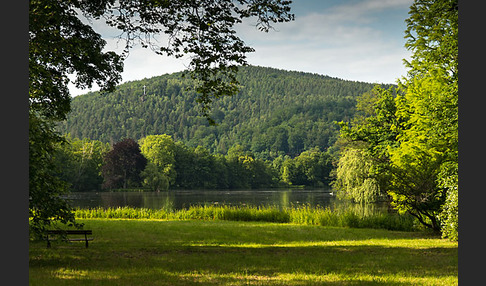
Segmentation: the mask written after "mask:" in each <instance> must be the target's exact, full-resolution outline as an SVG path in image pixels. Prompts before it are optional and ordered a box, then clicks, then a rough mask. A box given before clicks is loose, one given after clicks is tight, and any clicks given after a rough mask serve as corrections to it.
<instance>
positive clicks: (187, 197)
mask: <svg viewBox="0 0 486 286" xmlns="http://www.w3.org/2000/svg"><path fill="white" fill-rule="evenodd" d="M66 198H67V199H68V202H69V203H70V204H71V206H73V207H76V208H96V207H103V208H109V207H112V208H113V207H124V206H129V207H136V208H149V209H166V210H179V209H183V208H188V207H190V206H191V205H230V206H247V205H249V206H277V207H280V208H285V207H297V206H302V205H310V206H314V207H315V206H320V207H329V208H331V209H336V208H340V209H342V208H349V207H352V208H353V209H356V208H358V209H357V211H359V212H361V213H363V212H364V213H369V212H376V211H380V212H382V211H390V210H389V209H388V208H387V206H386V205H380V204H373V205H371V206H366V207H365V208H363V207H362V206H360V205H355V204H352V203H350V202H349V201H343V200H339V199H337V198H336V196H335V195H334V194H333V193H332V190H331V189H258V190H171V191H167V192H73V193H71V194H69V195H68V196H67V197H66Z"/></svg>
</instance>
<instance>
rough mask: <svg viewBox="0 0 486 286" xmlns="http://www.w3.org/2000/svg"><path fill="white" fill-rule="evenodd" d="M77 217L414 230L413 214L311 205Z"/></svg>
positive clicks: (118, 211)
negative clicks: (336, 208)
mask: <svg viewBox="0 0 486 286" xmlns="http://www.w3.org/2000/svg"><path fill="white" fill-rule="evenodd" d="M75 214H76V218H81V219H90V218H118V219H162V220H191V219H195V220H229V221H262V222H275V223H292V224H299V225H320V226H338V227H352V228H382V229H388V230H401V231H412V230H414V229H415V227H414V225H415V224H414V218H413V217H411V216H408V215H399V214H395V213H382V212H381V213H379V212H375V213H370V214H366V215H365V214H362V213H359V212H357V211H355V210H353V209H346V210H341V211H340V210H334V211H333V210H331V209H329V208H322V207H319V206H317V207H311V206H309V205H305V206H300V207H291V208H283V209H279V208H278V207H275V206H260V207H254V206H245V207H236V206H191V207H189V208H188V209H181V210H175V211H169V210H165V209H159V210H153V209H147V208H131V207H117V208H107V209H104V208H91V209H78V210H76V213H75Z"/></svg>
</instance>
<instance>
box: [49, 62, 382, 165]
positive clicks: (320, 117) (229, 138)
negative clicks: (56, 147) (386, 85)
mask: <svg viewBox="0 0 486 286" xmlns="http://www.w3.org/2000/svg"><path fill="white" fill-rule="evenodd" d="M238 81H239V82H240V84H241V88H240V92H239V93H238V94H237V95H235V96H232V97H228V96H226V97H223V98H219V99H216V100H215V101H214V102H213V104H212V110H211V111H210V115H211V117H212V119H214V121H215V122H216V125H210V124H209V123H208V120H206V118H204V117H203V116H202V115H201V112H200V105H198V103H197V102H196V96H197V94H196V92H195V91H194V90H193V89H191V87H192V86H193V80H192V79H190V78H188V77H185V76H184V73H182V72H181V73H174V74H166V75H162V76H158V77H153V78H150V79H144V80H140V81H133V82H127V83H125V84H122V85H120V86H118V87H117V89H116V91H115V92H112V93H106V94H102V93H99V92H91V93H88V94H85V95H81V96H78V97H75V98H73V100H72V110H71V112H70V113H69V114H68V116H67V120H65V121H64V122H62V123H61V124H60V125H59V126H58V129H59V131H60V132H61V133H65V134H67V133H69V134H71V136H72V137H76V138H89V139H91V140H99V141H101V142H105V143H110V144H114V143H116V142H118V141H120V140H122V139H123V138H133V139H135V140H139V139H141V138H143V137H145V136H148V135H156V134H168V135H170V136H172V138H173V139H174V140H175V141H182V142H184V143H185V144H187V145H188V146H189V147H193V148H196V147H197V146H199V145H200V146H203V147H204V148H206V149H207V150H209V151H210V153H221V154H227V152H228V150H229V149H230V148H231V147H232V146H234V145H235V144H239V145H241V146H242V147H243V149H244V150H248V151H251V152H252V153H253V154H255V156H256V157H258V158H262V159H272V160H273V159H274V158H276V157H278V156H279V155H289V156H291V157H295V156H297V155H299V154H300V153H302V152H303V151H305V150H309V149H311V148H314V147H318V148H319V149H320V150H323V151H326V150H327V149H328V148H329V147H331V146H332V145H333V144H334V142H335V141H336V139H337V137H338V133H339V127H338V126H337V125H336V124H335V122H338V121H342V120H345V121H347V120H349V119H350V118H352V117H353V115H354V112H355V105H356V97H357V96H359V95H361V94H363V93H364V92H367V91H369V90H371V89H372V88H373V84H370V83H364V82H356V81H346V80H341V79H337V78H332V77H328V76H323V75H317V74H310V73H303V72H294V71H284V70H278V69H273V68H264V67H255V66H247V67H241V68H240V70H239V72H238ZM144 91H145V94H144Z"/></svg>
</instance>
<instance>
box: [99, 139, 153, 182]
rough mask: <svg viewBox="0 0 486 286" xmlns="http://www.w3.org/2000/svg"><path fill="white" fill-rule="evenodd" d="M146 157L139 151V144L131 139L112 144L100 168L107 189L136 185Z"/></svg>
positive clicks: (139, 180)
mask: <svg viewBox="0 0 486 286" xmlns="http://www.w3.org/2000/svg"><path fill="white" fill-rule="evenodd" d="M146 165H147V159H146V158H145V157H144V156H143V155H142V153H141V152H140V146H139V145H138V143H137V142H136V141H135V140H133V139H130V138H129V139H125V140H122V141H120V142H118V143H116V144H114V145H113V149H112V150H111V151H110V152H108V153H107V154H106V155H105V158H104V164H103V167H102V169H101V172H102V174H103V178H104V182H103V187H104V188H107V189H114V188H124V189H126V188H127V187H138V186H140V183H141V177H140V173H141V172H142V171H143V170H144V169H145V166H146Z"/></svg>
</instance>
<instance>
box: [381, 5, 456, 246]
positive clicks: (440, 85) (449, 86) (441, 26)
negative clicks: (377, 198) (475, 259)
mask: <svg viewBox="0 0 486 286" xmlns="http://www.w3.org/2000/svg"><path fill="white" fill-rule="evenodd" d="M458 11H459V10H458V1H457V0H438V1H432V0H417V1H415V3H414V4H413V5H412V6H411V7H410V13H409V14H410V17H409V19H407V30H406V31H405V37H406V38H407V43H406V47H407V48H408V49H410V50H411V51H412V52H413V54H412V57H411V61H410V62H407V65H408V66H409V67H410V70H409V72H408V77H407V78H406V79H404V80H403V82H402V83H401V84H402V85H403V88H404V89H406V92H405V93H404V94H403V95H402V96H400V97H399V98H397V114H398V115H399V116H401V117H402V118H404V120H402V121H403V122H404V124H403V125H402V127H401V129H402V130H403V131H402V132H401V133H400V135H399V137H398V141H399V147H398V148H396V149H394V150H393V151H392V152H391V155H392V164H393V166H394V167H395V168H396V169H397V170H399V173H402V171H403V170H405V169H406V170H417V168H418V167H420V169H421V170H424V171H425V173H428V176H425V177H424V179H423V182H422V183H421V185H422V186H427V185H428V187H427V188H428V191H427V192H423V193H421V194H419V195H418V194H416V189H417V186H418V184H415V186H410V184H407V186H409V187H413V189H415V193H414V192H413V191H411V192H408V193H405V194H403V192H401V190H400V189H397V191H396V192H395V193H396V195H397V197H399V198H401V199H398V200H397V204H398V206H399V207H404V208H407V205H410V203H405V204H402V203H401V202H402V201H405V202H408V201H409V200H410V198H412V201H413V203H414V204H416V202H417V201H419V202H420V201H426V202H427V203H429V204H430V210H431V211H430V212H431V213H432V214H433V216H430V215H429V216H428V217H427V218H428V221H427V222H426V223H427V224H429V225H431V227H433V228H434V229H436V230H439V229H440V230H441V231H442V233H443V235H444V236H448V237H450V238H452V239H457V227H458V225H457V216H458V207H457V206H458V205H457V198H458V195H457V194H458V184H457V183H458V179H457V178H458V174H457V171H458ZM432 180H433V182H432ZM407 194H413V195H412V196H408V198H407V199H404V195H407ZM424 194H427V196H424ZM446 201H447V202H448V203H447V205H445V204H444V203H445V202H446Z"/></svg>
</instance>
